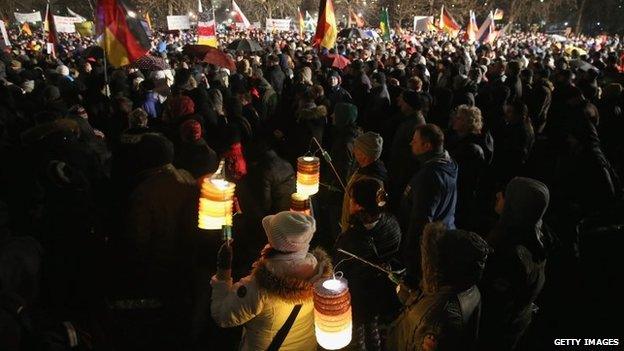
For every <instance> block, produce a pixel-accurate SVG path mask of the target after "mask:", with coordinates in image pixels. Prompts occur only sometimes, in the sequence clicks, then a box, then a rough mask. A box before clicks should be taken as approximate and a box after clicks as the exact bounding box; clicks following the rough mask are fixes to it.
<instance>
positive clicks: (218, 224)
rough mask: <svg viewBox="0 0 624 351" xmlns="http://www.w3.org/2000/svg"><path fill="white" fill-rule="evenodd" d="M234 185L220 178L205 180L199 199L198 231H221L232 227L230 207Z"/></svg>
mask: <svg viewBox="0 0 624 351" xmlns="http://www.w3.org/2000/svg"><path fill="white" fill-rule="evenodd" d="M235 188H236V184H234V183H231V182H228V181H227V180H225V179H220V178H205V179H204V181H203V183H202V187H201V195H200V197H199V211H198V212H199V218H198V223H197V227H199V228H200V229H222V228H223V227H224V226H231V225H232V205H233V198H234V189H235Z"/></svg>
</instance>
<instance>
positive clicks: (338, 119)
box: [334, 102, 358, 129]
mask: <svg viewBox="0 0 624 351" xmlns="http://www.w3.org/2000/svg"><path fill="white" fill-rule="evenodd" d="M357 117H358V110H357V107H356V106H355V105H354V104H349V103H346V102H339V103H337V104H336V107H335V108H334V124H335V125H336V128H339V129H340V128H344V127H346V126H348V125H351V124H355V121H356V120H357Z"/></svg>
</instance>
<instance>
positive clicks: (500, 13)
mask: <svg viewBox="0 0 624 351" xmlns="http://www.w3.org/2000/svg"><path fill="white" fill-rule="evenodd" d="M504 15H505V13H504V12H503V10H501V9H498V8H497V9H496V10H494V20H495V21H500V20H502V19H503V16H504Z"/></svg>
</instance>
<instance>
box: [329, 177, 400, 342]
mask: <svg viewBox="0 0 624 351" xmlns="http://www.w3.org/2000/svg"><path fill="white" fill-rule="evenodd" d="M350 190H351V197H350V201H349V214H350V219H349V228H348V229H347V230H346V231H344V232H343V233H342V234H340V236H338V239H337V240H336V244H335V249H336V250H338V249H344V250H346V251H349V252H351V253H353V254H355V255H358V256H359V257H362V258H364V259H365V260H368V261H371V262H373V263H375V264H377V265H380V266H389V265H390V263H391V261H393V259H395V258H398V257H397V256H398V252H399V246H400V242H401V229H400V228H399V223H398V222H397V220H396V219H395V218H394V216H392V215H391V214H389V213H387V212H385V206H386V201H387V199H386V197H387V196H386V193H385V191H384V188H383V185H382V184H381V183H379V182H378V181H377V180H375V179H370V178H363V179H360V180H358V181H356V182H355V183H354V184H353V185H352V186H351V189H350ZM334 258H335V259H334V262H342V263H341V264H340V267H341V270H342V271H343V272H344V274H345V276H346V277H348V279H349V287H350V289H349V290H350V292H351V305H352V308H353V320H354V339H355V340H354V343H355V346H356V348H357V349H358V350H371V351H372V350H381V337H380V331H379V326H378V320H379V318H380V317H381V316H387V315H391V314H392V312H391V311H393V310H395V309H396V308H397V307H398V305H399V303H398V300H397V298H396V293H395V291H394V285H393V284H392V282H391V281H390V280H389V279H388V278H387V277H386V274H384V273H383V272H380V271H379V270H377V269H374V268H371V267H370V266H368V265H365V264H362V263H361V262H359V261H354V260H348V261H347V260H346V261H341V260H343V259H348V258H349V257H348V256H346V255H345V254H343V253H340V252H336V253H335V256H334Z"/></svg>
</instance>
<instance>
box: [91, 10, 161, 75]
mask: <svg viewBox="0 0 624 351" xmlns="http://www.w3.org/2000/svg"><path fill="white" fill-rule="evenodd" d="M96 14H97V15H96V20H97V35H98V38H99V41H100V46H102V48H103V49H104V52H105V53H106V58H107V59H108V62H109V63H110V65H112V66H115V67H121V66H125V65H128V64H130V63H132V62H134V61H136V60H137V59H138V58H140V57H142V56H145V54H146V53H147V52H148V51H149V49H150V47H151V45H150V41H149V38H148V37H147V33H146V32H145V28H143V26H142V25H141V21H140V19H139V18H137V17H136V16H137V15H136V13H135V12H134V11H130V10H129V9H128V7H127V6H126V5H125V4H124V3H123V2H122V0H98V2H97V9H96Z"/></svg>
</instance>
